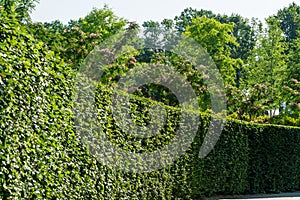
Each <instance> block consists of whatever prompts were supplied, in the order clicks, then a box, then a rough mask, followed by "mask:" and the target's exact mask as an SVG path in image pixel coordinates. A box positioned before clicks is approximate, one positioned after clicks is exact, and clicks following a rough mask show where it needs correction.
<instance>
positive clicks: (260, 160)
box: [0, 11, 300, 199]
mask: <svg viewBox="0 0 300 200" xmlns="http://www.w3.org/2000/svg"><path fill="white" fill-rule="evenodd" d="M0 15H1V17H0V54H1V56H0V95H1V99H0V126H1V129H0V198H1V199H174V198H180V197H183V198H185V199H191V198H194V197H199V196H204V195H205V196H210V195H215V194H238V193H251V192H270V191H290V190H296V189H300V177H299V176H300V171H299V170H300V165H299V160H300V157H299V156H300V145H299V144H300V129H299V128H292V127H279V126H267V125H256V124H250V123H243V122H238V121H228V122H227V123H226V126H225V128H224V130H223V133H222V135H221V137H220V139H219V141H218V143H217V145H216V146H215V148H214V149H213V151H212V152H211V153H210V154H209V155H208V156H207V157H206V158H204V159H199V158H198V153H199V149H200V146H201V144H202V142H203V141H204V138H205V134H206V131H207V129H208V127H209V122H210V117H209V116H208V115H204V114H200V113H195V112H190V113H183V112H181V110H179V109H175V108H172V107H167V106H163V107H164V108H165V109H166V113H167V119H166V122H165V125H164V126H163V129H162V131H161V132H160V133H159V134H156V135H155V136H152V137H150V138H148V139H141V138H136V137H132V136H131V135H130V134H128V133H126V132H124V131H123V130H122V129H120V128H119V127H118V126H117V123H116V121H115V119H114V117H113V115H112V112H111V106H110V105H111V97H112V96H111V95H112V91H111V90H110V89H106V88H100V87H99V90H98V91H99V93H98V95H97V102H98V104H97V108H98V109H99V113H98V114H99V115H98V118H99V120H100V121H101V122H103V123H101V124H100V126H101V127H102V130H103V132H104V133H105V134H106V135H107V136H108V138H109V139H110V141H111V142H112V143H114V144H115V145H116V146H118V147H120V148H122V149H125V150H127V151H132V152H138V153H141V152H151V151H153V150H155V149H157V148H161V147H162V146H165V145H168V144H169V143H170V142H171V141H172V140H173V139H174V137H175V134H176V130H178V127H179V120H180V119H181V117H182V115H183V114H188V116H189V115H190V116H191V117H195V116H199V118H200V120H199V126H198V131H197V135H196V137H195V139H194V140H193V142H192V144H191V146H190V147H189V148H188V150H187V151H186V153H185V154H184V155H181V156H180V157H179V159H177V160H176V161H175V162H174V163H173V164H171V165H168V166H166V167H165V168H163V169H160V170H157V171H153V172H135V173H131V172H125V171H122V170H117V169H115V168H113V167H110V166H106V165H103V164H102V163H101V162H100V161H99V160H97V157H95V156H93V155H92V154H91V153H90V152H89V151H88V149H87V148H86V147H85V146H84V145H83V144H82V143H81V141H80V136H79V135H78V132H76V129H75V127H74V117H73V113H72V110H71V109H72V107H73V104H72V101H71V100H72V98H71V97H72V96H73V92H74V91H73V75H74V73H73V72H72V70H71V69H70V67H68V66H67V65H65V64H64V63H63V62H61V61H59V60H58V59H57V58H56V57H55V55H54V54H53V53H52V52H50V51H48V50H47V49H45V48H44V47H43V44H42V43H36V42H35V40H34V38H32V37H31V36H29V35H28V34H27V33H26V30H25V29H24V27H22V26H20V25H19V24H18V23H17V22H16V20H15V19H14V16H11V15H9V16H8V15H6V14H5V12H2V11H1V14H0ZM156 104H157V103H156V102H153V101H149V100H146V99H141V98H131V103H130V108H131V116H132V117H133V118H134V119H135V121H136V123H138V124H145V123H146V124H147V123H148V121H149V116H150V115H149V112H148V110H149V106H151V105H156ZM160 105H161V104H160ZM120 109H122V107H120ZM187 119H188V118H187ZM186 124H188V123H186ZM188 128H190V129H191V130H192V129H193V128H195V127H188ZM188 139H189V138H188V137H187V139H186V141H188ZM184 141H185V140H184ZM182 145H183V146H184V142H183V143H182ZM107 153H108V152H107ZM174 156H176V151H175V152H174ZM166 158H167V157H166ZM151 162H153V164H155V163H156V162H160V161H159V160H155V159H154V160H152V161H151ZM129 166H130V162H129Z"/></svg>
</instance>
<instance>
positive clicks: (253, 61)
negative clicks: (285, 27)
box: [245, 17, 287, 116]
mask: <svg viewBox="0 0 300 200" xmlns="http://www.w3.org/2000/svg"><path fill="white" fill-rule="evenodd" d="M267 24H268V28H267V29H266V30H265V31H264V32H263V33H262V34H261V36H260V38H259V40H258V42H257V46H256V47H255V49H254V50H253V52H252V53H253V54H252V56H251V57H250V58H249V62H248V70H247V77H246V80H245V83H246V87H245V88H246V89H247V90H248V93H249V96H252V94H251V92H252V91H253V90H252V88H256V87H257V86H258V85H261V87H263V88H266V89H265V91H264V95H258V96H257V97H256V99H253V100H252V102H251V103H252V104H257V103H255V102H263V104H265V106H259V107H260V108H262V109H265V110H260V111H259V110H258V111H257V113H256V115H257V116H258V115H261V114H262V113H264V111H266V110H275V109H278V108H280V106H281V104H282V103H283V102H284V101H285V98H284V96H283V90H282V89H283V86H284V85H285V78H286V75H287V73H286V72H287V56H286V55H285V51H286V48H287V45H286V43H285V38H284V36H283V34H282V31H281V29H280V27H279V21H278V20H277V19H276V18H274V17H270V18H268V19H267Z"/></svg>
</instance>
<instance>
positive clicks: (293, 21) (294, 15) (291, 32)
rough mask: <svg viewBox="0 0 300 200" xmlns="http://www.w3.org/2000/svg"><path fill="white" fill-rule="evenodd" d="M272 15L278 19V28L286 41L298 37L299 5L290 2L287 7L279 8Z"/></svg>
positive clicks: (299, 22)
mask: <svg viewBox="0 0 300 200" xmlns="http://www.w3.org/2000/svg"><path fill="white" fill-rule="evenodd" d="M274 17H276V18H277V19H278V20H279V22H280V28H281V30H282V31H283V33H284V35H285V37H286V41H287V42H291V41H293V40H295V39H297V38H298V37H299V29H300V6H298V5H297V4H296V3H292V4H290V5H289V6H288V7H285V8H283V9H281V10H279V11H278V13H277V14H276V15H275V16H274Z"/></svg>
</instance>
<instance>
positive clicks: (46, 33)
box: [29, 6, 127, 68]
mask: <svg viewBox="0 0 300 200" xmlns="http://www.w3.org/2000/svg"><path fill="white" fill-rule="evenodd" d="M126 23H127V22H126V20H124V19H122V18H118V17H116V16H115V15H114V13H113V12H112V11H111V10H109V9H108V8H107V7H106V6H105V7H104V8H103V9H93V10H92V11H91V12H90V13H89V14H88V15H87V16H86V17H83V18H80V19H79V20H78V21H74V20H73V21H70V22H69V25H63V24H62V23H61V22H60V21H54V22H51V23H43V24H42V23H34V24H29V31H30V32H31V34H33V35H34V36H35V38H36V39H39V40H41V41H43V42H44V43H45V44H46V45H47V46H48V47H49V48H51V50H53V51H54V52H56V54H57V55H60V57H61V58H62V59H64V60H65V62H67V63H70V64H71V65H73V66H74V68H78V66H79V65H80V64H81V62H82V61H83V60H84V59H85V58H86V56H87V55H88V54H89V53H90V52H91V51H92V50H93V49H94V47H95V46H96V45H97V44H99V43H100V42H102V41H104V40H105V39H106V38H108V37H110V36H112V35H114V34H115V33H117V32H118V31H119V30H121V29H123V28H124V26H125V24H126Z"/></svg>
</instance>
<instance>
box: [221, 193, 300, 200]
mask: <svg viewBox="0 0 300 200" xmlns="http://www.w3.org/2000/svg"><path fill="white" fill-rule="evenodd" d="M218 199H219V200H229V199H253V200H300V192H291V193H282V194H270V195H267V194H261V195H246V196H237V197H225V198H218Z"/></svg>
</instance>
